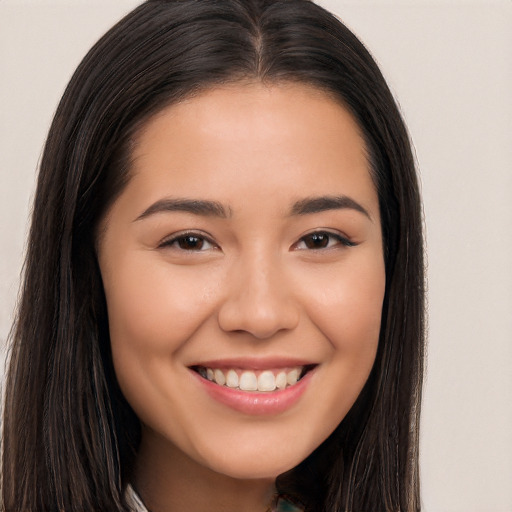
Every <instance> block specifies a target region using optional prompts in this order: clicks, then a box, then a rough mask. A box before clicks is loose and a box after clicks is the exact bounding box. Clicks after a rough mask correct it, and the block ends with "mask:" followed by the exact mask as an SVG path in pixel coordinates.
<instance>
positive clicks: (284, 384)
mask: <svg viewBox="0 0 512 512" xmlns="http://www.w3.org/2000/svg"><path fill="white" fill-rule="evenodd" d="M315 367H316V365H314V364H311V365H306V366H293V367H290V368H280V369H276V370H262V371H253V370H242V369H239V368H207V367H205V366H193V367H191V369H192V370H193V371H195V372H196V373H198V374H199V375H200V376H201V377H203V379H206V380H208V381H210V382H213V383H214V384H217V385H219V386H223V387H227V388H231V389H234V390H239V391H253V392H260V393H261V392H263V393H270V392H272V391H280V390H283V389H287V388H289V387H292V386H294V385H295V384H297V382H299V381H300V380H301V379H302V378H303V377H304V376H305V375H306V374H307V373H308V372H309V371H311V370H312V369H313V368H315Z"/></svg>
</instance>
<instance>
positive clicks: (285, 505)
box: [126, 485, 304, 512]
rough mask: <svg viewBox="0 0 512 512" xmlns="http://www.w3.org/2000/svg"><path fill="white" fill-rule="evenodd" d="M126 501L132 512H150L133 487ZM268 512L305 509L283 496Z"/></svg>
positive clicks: (127, 494) (301, 511) (299, 511)
mask: <svg viewBox="0 0 512 512" xmlns="http://www.w3.org/2000/svg"><path fill="white" fill-rule="evenodd" d="M126 501H127V502H128V505H129V506H130V508H131V509H132V512H148V509H147V508H146V507H145V505H144V503H142V500H141V499H140V497H139V495H138V494H137V493H136V492H135V491H134V489H133V487H132V486H131V485H128V487H127V488H126ZM267 512H304V509H302V508H301V507H299V506H298V505H295V504H294V503H292V502H291V501H289V500H288V499H286V498H285V497H283V496H279V497H277V498H276V499H275V500H274V501H273V503H272V505H271V506H270V508H269V509H268V511H267Z"/></svg>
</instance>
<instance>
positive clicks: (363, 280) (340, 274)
mask: <svg viewBox="0 0 512 512" xmlns="http://www.w3.org/2000/svg"><path fill="white" fill-rule="evenodd" d="M378 256H379V252H378V251H377V252H375V253H373V254H372V253H370V252H369V253H368V257H362V258H359V259H358V260H355V259H354V262H353V263H352V262H351V263H350V264H347V265H344V266H340V268H333V269H329V270H328V271H327V272H325V273H324V274H323V275H321V276H316V279H315V282H314V283H310V284H309V286H307V285H306V291H305V292H304V293H306V292H307V293H308V294H309V303H310V308H309V311H310V319H311V320H312V321H313V322H314V323H315V324H316V326H317V327H318V328H319V330H321V331H322V333H323V334H324V335H325V337H326V338H327V339H328V340H329V341H330V343H331V345H332V348H333V356H334V357H338V356H341V357H343V358H348V359H347V362H350V360H351V357H352V358H353V362H354V363H356V362H357V361H358V360H359V359H360V360H361V362H362V363H363V364H365V365H367V363H368V360H370V366H371V364H373V358H374V356H375V353H376V350H377V345H378V340H379V334H380V326H381V316H382V304H383V300H384V292H385V281H386V280H385V270H384V263H383V261H382V259H381V258H380V257H378Z"/></svg>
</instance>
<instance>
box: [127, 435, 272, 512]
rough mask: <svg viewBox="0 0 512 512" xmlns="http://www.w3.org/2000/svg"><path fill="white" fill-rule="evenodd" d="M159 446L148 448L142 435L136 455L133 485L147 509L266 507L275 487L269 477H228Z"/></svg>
mask: <svg viewBox="0 0 512 512" xmlns="http://www.w3.org/2000/svg"><path fill="white" fill-rule="evenodd" d="M153 447H154V445H153ZM161 448H162V449H159V450H154V449H150V447H149V446H148V445H147V444H146V443H144V436H143V440H142V443H141V447H140V450H139V454H138V456H137V465H136V469H135V479H134V480H135V482H134V483H135V488H136V489H137V492H138V493H139V494H140V497H141V498H142V500H143V502H144V503H145V505H146V507H147V508H148V510H149V511H150V512H185V511H186V512H204V511H205V510H208V511H209V512H264V511H265V510H267V507H268V505H269V503H270V502H271V500H272V495H273V493H274V490H275V489H274V480H273V479H250V480H242V479H236V478H231V477H229V476H226V475H223V474H220V473H217V472H215V471H213V470H212V469H210V468H207V467H205V466H203V465H201V464H199V463H197V462H196V461H194V460H192V459H191V458H190V457H188V456H187V455H186V454H184V453H183V452H182V451H180V450H179V449H177V448H176V447H174V446H168V445H167V446H165V447H164V446H162V447H161ZM228 449H229V448H228Z"/></svg>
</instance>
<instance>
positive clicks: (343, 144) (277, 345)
mask: <svg viewBox="0 0 512 512" xmlns="http://www.w3.org/2000/svg"><path fill="white" fill-rule="evenodd" d="M322 196H329V197H332V196H347V197H349V198H351V199H352V200H353V201H354V202H356V203H357V205H359V206H360V207H361V208H359V209H358V208H355V207H336V208H334V207H329V208H327V209H324V208H325V205H324V207H323V208H321V211H317V212H314V213H303V214H296V213H297V212H295V213H294V212H292V211H291V210H292V209H293V205H294V204H296V203H297V201H304V200H306V199H310V198H314V197H322ZM169 198H172V199H176V198H187V199H194V200H209V201H216V202H218V203H220V204H221V205H222V206H223V208H224V209H225V213H226V215H225V216H224V217H223V216H216V215H211V214H208V215H206V214H197V213H190V212H186V211H158V212H153V213H151V209H150V210H149V211H148V208H150V207H151V206H152V205H154V204H155V203H156V202H158V201H161V200H163V199H169ZM331 206H332V205H331ZM345 206H346V205H345ZM349 206H350V205H349ZM296 209H297V208H296ZM363 209H364V212H363V211H359V210H363ZM153 210H154V208H153ZM144 212H146V214H145V215H144ZM184 232H186V233H189V232H193V233H194V234H195V236H196V245H195V246H194V247H195V248H192V249H191V247H190V245H187V244H186V243H184V242H183V241H184V238H183V233H184ZM312 232H322V233H325V232H328V233H329V235H327V236H326V235H323V236H324V238H323V240H324V241H327V246H326V247H323V246H322V244H321V243H320V247H319V248H316V247H318V244H315V243H314V240H313V239H312V238H311V233H312ZM178 235H181V236H182V238H181V239H178V240H177V239H176V236H178ZM337 235H340V236H341V237H343V239H348V240H349V242H350V244H349V245H347V244H345V243H344V242H341V241H340V240H339V239H338V238H336V237H337ZM200 237H204V238H200ZM180 244H181V245H180ZM201 244H202V245H201ZM98 257H99V264H100V269H101V273H102V278H103V282H104V287H105V294H106V298H107V305H108V313H109V322H110V334H111V342H112V354H113V360H114V366H115V369H116V374H117V378H118V380H119V384H120V386H121V389H122V391H123V393H124V394H125V396H126V398H127V400H128V402H129V403H130V404H131V406H132V407H133V409H134V410H135V412H136V413H137V415H138V417H139V418H140V420H141V422H142V445H141V448H140V453H139V457H138V463H137V468H136V474H135V485H136V487H137V489H138V491H139V493H140V494H141V496H142V498H143V500H144V501H145V503H146V505H147V506H148V508H149V509H150V510H152V512H161V511H168V510H173V511H174V510H187V511H190V512H193V511H196V510H197V511H204V510H210V511H216V510H219V511H220V510H222V511H224V512H229V511H237V512H241V511H243V512H251V511H258V512H261V511H263V510H265V506H266V504H268V501H269V499H270V496H271V493H272V489H273V483H274V480H275V478H276V476H277V475H279V474H280V473H282V472H284V471H286V470H289V469H290V468H292V467H294V466H295V465H297V464H298V463H299V462H300V461H302V460H303V459H304V458H305V457H307V456H308V455H309V454H310V453H311V452H312V451H313V450H314V449H315V448H316V447H318V446H319V445H320V444H321V443H322V442H323V441H324V440H325V439H326V438H327V437H328V435H329V434H330V433H331V432H332V431H333V430H334V428H335V427H336V426H337V425H338V424H339V423H340V421H341V420H342V419H343V417H344V416H345V415H346V413H347V412H348V410H349V409H350V407H351V406H352V405H353V403H354V401H355V400H356V398H357V396H358V395H359V393H360V391H361V389H362V387H363V385H364V383H365V382H366V380H367V378H368V375H369V373H370V370H371V368H372V365H373V362H374V359H375V354H376V350H377V345H378V338H379V330H380V321H381V310H382V301H383V297H384V288H385V273H384V260H383V251H382V233H381V227H380V218H379V205H378V198H377V193H376V190H375V186H374V183H373V181H372V178H371V176H370V173H369V165H368V161H367V157H366V152H365V146H364V142H363V139H362V137H361V135H360V131H359V129H358V126H357V124H356V123H355V121H354V119H353V118H352V116H351V115H350V114H349V113H348V112H347V110H346V109H345V108H343V107H342V106H341V105H340V104H339V103H337V102H335V101H334V100H333V99H332V98H330V97H329V96H327V95H326V94H324V93H323V92H321V91H318V90H316V89H313V88H310V87H309V86H305V85H299V84H278V85H276V84H274V85H271V86H265V85H262V84H259V83H250V84H235V85H230V86H224V87H221V88H215V89H213V90H209V91H206V92H204V93H202V94H200V95H198V96H196V97H194V98H191V99H188V100H186V101H183V102H181V103H178V104H175V105H172V106H170V107H168V108H166V109H165V110H163V111H162V112H160V113H159V114H157V115H156V116H154V117H153V118H152V119H150V120H149V121H148V122H147V124H146V125H145V127H144V128H143V130H142V131H141V133H140V134H139V136H138V138H137V141H136V146H135V150H134V154H133V169H132V177H131V180H130V181H129V183H128V185H127V186H126V188H125V189H124V191H123V192H122V194H121V195H120V196H119V198H118V199H117V200H116V202H115V203H114V204H113V206H112V208H111V209H110V210H109V212H108V214H107V215H106V217H105V219H104V221H103V225H102V235H101V238H100V240H99V242H98ZM290 356H293V357H297V358H300V359H301V360H304V361H308V362H311V363H314V364H315V365H316V367H315V370H314V372H312V373H311V375H310V379H309V382H308V385H307V387H306V389H305V391H304V393H303V394H302V395H301V397H300V399H299V400H298V401H297V402H296V403H294V404H293V405H292V406H291V407H289V408H287V409H286V410H285V411H283V412H279V413H276V414H260V415H250V414H245V413H242V412H240V411H237V410H233V409H232V408H230V407H228V406H226V405H224V404H222V403H219V402H218V401H216V400H214V399H213V398H211V396H210V395H209V394H208V393H206V392H205V391H204V386H203V385H202V383H201V382H200V379H198V378H197V375H195V376H194V374H193V372H191V370H190V369H189V367H190V365H194V364H198V363H200V362H202V361H211V360H214V359H219V358H224V359H229V358H234V357H238V358H249V359H250V358H265V357H281V358H282V357H290ZM198 490H200V492H198Z"/></svg>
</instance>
